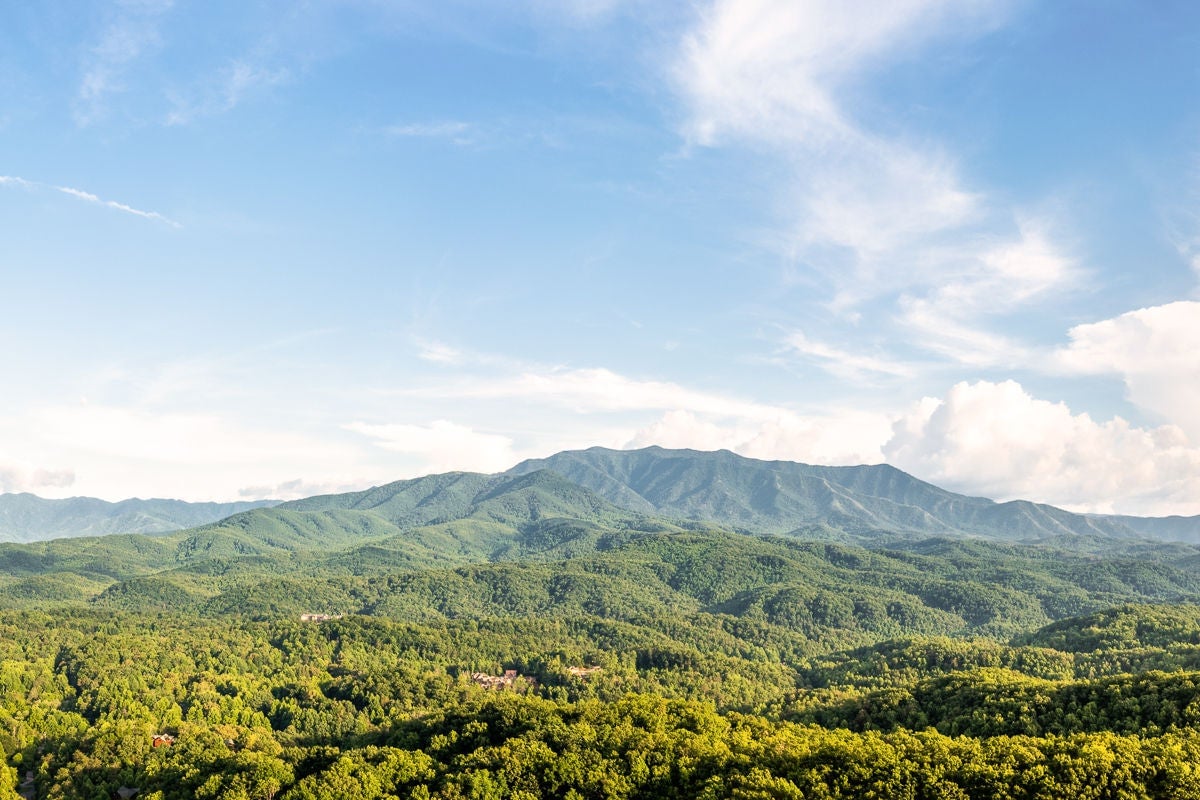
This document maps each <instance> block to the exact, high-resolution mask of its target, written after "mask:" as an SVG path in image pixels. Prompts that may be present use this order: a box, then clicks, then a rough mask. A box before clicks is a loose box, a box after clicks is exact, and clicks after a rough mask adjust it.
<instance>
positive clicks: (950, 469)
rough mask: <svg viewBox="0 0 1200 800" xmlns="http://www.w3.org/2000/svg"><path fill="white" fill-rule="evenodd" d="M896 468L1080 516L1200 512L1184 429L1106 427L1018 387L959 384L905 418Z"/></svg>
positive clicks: (1197, 476) (1197, 468) (1196, 462)
mask: <svg viewBox="0 0 1200 800" xmlns="http://www.w3.org/2000/svg"><path fill="white" fill-rule="evenodd" d="M883 453H884V455H885V456H886V457H887V460H888V462H889V463H891V464H894V465H895V466H897V467H899V468H901V469H904V470H906V471H909V472H912V473H913V474H915V475H917V476H919V477H921V478H923V479H925V480H928V481H930V482H932V483H935V484H937V485H940V486H944V487H946V488H949V489H953V490H955V491H960V492H966V493H969V494H979V495H983V496H985V497H991V498H994V499H1000V500H1006V499H1016V498H1022V499H1027V500H1034V501H1039V502H1046V503H1051V504H1053V505H1057V506H1060V507H1065V508H1068V509H1072V510H1077V511H1093V512H1104V513H1109V512H1116V513H1132V514H1143V513H1153V514H1165V513H1179V514H1197V513H1200V499H1197V498H1200V448H1198V447H1196V446H1195V445H1194V444H1193V443H1192V442H1191V441H1190V440H1189V439H1188V437H1187V435H1186V434H1185V433H1184V432H1183V431H1182V430H1180V429H1179V428H1178V427H1176V426H1173V425H1164V426H1162V427H1158V428H1138V427H1134V426H1132V425H1130V424H1129V423H1128V422H1127V421H1125V420H1123V419H1121V418H1120V417H1115V418H1113V419H1111V420H1108V421H1107V422H1097V421H1095V420H1093V419H1092V418H1091V417H1090V416H1088V415H1087V414H1075V413H1073V412H1072V411H1071V409H1070V408H1068V407H1067V406H1066V405H1065V404H1063V403H1051V402H1048V401H1045V400H1039V399H1036V398H1034V397H1032V396H1031V395H1030V394H1029V393H1028V392H1026V391H1025V390H1024V389H1023V388H1022V387H1021V386H1020V385H1019V384H1017V383H1015V382H1013V381H1005V382H1003V383H990V382H987V381H979V382H977V383H959V384H957V385H955V386H954V387H953V388H951V389H950V391H949V392H948V393H947V394H946V396H945V397H944V398H926V399H924V400H922V401H921V402H920V403H919V404H917V405H916V406H915V407H914V408H913V409H912V410H911V411H910V412H909V413H908V414H907V415H905V416H904V417H903V418H901V419H900V420H899V421H897V423H896V425H895V428H894V432H893V436H892V437H891V439H890V440H889V441H888V442H887V444H886V445H884V447H883Z"/></svg>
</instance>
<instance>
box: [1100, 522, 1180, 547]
mask: <svg viewBox="0 0 1200 800" xmlns="http://www.w3.org/2000/svg"><path fill="white" fill-rule="evenodd" d="M1100 519H1108V520H1112V521H1114V522H1119V523H1121V524H1122V525H1125V526H1127V527H1129V528H1132V529H1133V530H1134V531H1136V532H1137V533H1138V534H1139V535H1141V536H1144V537H1146V538H1147V539H1158V540H1160V541H1166V542H1190V543H1191V544H1200V517H1178V516H1176V517H1128V516H1108V517H1100Z"/></svg>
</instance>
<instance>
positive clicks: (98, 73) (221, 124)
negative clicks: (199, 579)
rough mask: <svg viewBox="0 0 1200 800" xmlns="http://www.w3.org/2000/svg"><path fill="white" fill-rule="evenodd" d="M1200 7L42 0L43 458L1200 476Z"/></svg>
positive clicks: (25, 440)
mask: <svg viewBox="0 0 1200 800" xmlns="http://www.w3.org/2000/svg"><path fill="white" fill-rule="evenodd" d="M1197 53H1200V9H1197V7H1196V6H1195V4H1193V3H1189V2H1170V1H1168V0H1165V1H1164V2H1158V3H1153V4H1146V3H1137V2H1132V0H1130V1H1129V2H1123V1H1122V0H1103V2H1071V1H1065V2H1056V3H1034V2H1022V1H1020V0H977V1H975V2H958V1H956V2H949V1H944V0H896V1H895V2H887V3H873V2H833V1H832V0H829V2H817V1H816V0H811V1H808V0H806V1H804V2H800V1H798V0H787V1H785V0H716V1H715V2H714V1H713V0H704V1H703V2H696V3H678V4H667V3H657V2H649V1H648V0H574V1H571V0H562V2H550V0H524V2H514V3H492V2H467V0H461V1H459V2H439V3H418V2H413V3H405V2H369V1H368V0H360V1H359V2H351V1H348V0H347V1H345V2H334V1H333V0H329V1H327V2H322V1H321V0H313V1H312V2H307V3H300V4H297V3H285V2H271V1H270V0H264V1H263V2H255V3H221V2H213V3H190V2H182V0H177V1H176V2H169V0H124V1H123V2H95V3H81V4H69V5H66V6H55V5H54V4H25V3H16V2H9V3H4V4H2V5H0V176H3V177H0V241H2V242H3V246H2V248H0V276H2V278H3V291H2V292H0V337H2V339H0V341H3V343H4V347H2V348H0V369H2V370H3V374H4V376H5V378H4V383H3V392H2V393H0V490H5V491H32V492H35V493H37V494H41V495H43V496H55V497H60V496H69V495H78V494H83V495H95V496H101V497H106V498H109V499H118V498H122V497H128V496H171V497H181V498H185V499H238V498H247V497H262V496H271V497H282V498H289V497H296V496H303V495H306V494H311V493H316V492H321V491H336V490H342V489H349V488H360V487H363V486H367V485H371V484H376V483H381V482H385V481H388V480H394V479H397V478H402V477H410V476H414V475H418V474H424V473H427V472H432V471H443V470H450V469H472V470H484V471H492V470H499V469H503V468H506V467H508V466H510V465H512V464H513V463H515V462H517V461H518V460H520V459H522V458H526V457H533V456H543V455H547V454H549V453H552V452H555V451H558V450H561V449H566V448H575V447H587V446H591V445H605V446H610V447H634V446H642V445H647V444H662V445H665V446H672V447H684V446H690V447H696V448H700V449H717V448H729V449H732V450H735V451H737V452H740V453H743V454H746V455H749V456H754V457H759V458H780V459H788V460H798V461H806V462H814V463H834V464H853V463H876V462H882V461H888V462H890V463H893V464H895V465H896V466H899V467H901V468H903V469H906V470H908V471H910V472H912V473H914V474H916V475H918V476H919V477H922V478H925V479H927V480H931V481H933V482H935V483H938V484H940V485H944V486H947V487H948V488H952V489H955V490H959V491H964V492H970V493H975V494H983V495H986V496H990V497H995V498H998V499H1009V498H1014V497H1025V498H1030V499H1034V500H1040V501H1045V502H1051V503H1055V504H1057V505H1061V506H1065V507H1068V508H1072V509H1080V510H1094V511H1117V512H1128V513H1143V514H1170V513H1186V514H1197V513H1200V303H1198V302H1197V299H1198V294H1197V281H1198V279H1200V91H1198V89H1200V58H1198V57H1197V55H1196V54H1197Z"/></svg>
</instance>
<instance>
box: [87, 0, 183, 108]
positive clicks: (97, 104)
mask: <svg viewBox="0 0 1200 800" xmlns="http://www.w3.org/2000/svg"><path fill="white" fill-rule="evenodd" d="M173 5H174V2H173V0H125V2H119V3H117V4H116V5H115V9H116V10H115V14H114V16H113V18H112V19H111V20H110V22H109V23H108V25H107V26H106V27H105V28H104V31H103V32H102V33H101V34H100V37H99V39H98V41H96V43H95V44H94V45H92V46H91V47H89V48H88V49H87V50H86V51H85V53H84V54H83V57H82V65H83V76H82V78H81V79H80V83H79V90H78V92H77V93H76V98H75V111H74V113H75V123H76V124H77V125H79V126H81V127H86V126H88V125H91V124H93V123H95V122H97V121H99V120H100V119H101V118H103V117H104V116H105V115H106V113H107V111H108V108H107V103H108V100H109V98H110V97H111V96H112V95H113V94H117V93H119V92H122V91H124V90H125V88H126V86H125V75H126V72H127V71H128V70H129V69H130V68H131V67H132V66H133V64H134V63H136V62H137V61H138V60H139V59H141V58H142V57H143V56H144V55H145V54H146V53H147V52H150V51H153V50H156V49H158V48H159V47H160V46H161V44H162V38H161V36H160V34H159V26H160V23H161V20H162V18H163V17H164V16H165V15H166V13H167V12H168V11H170V10H171V7H172V6H173Z"/></svg>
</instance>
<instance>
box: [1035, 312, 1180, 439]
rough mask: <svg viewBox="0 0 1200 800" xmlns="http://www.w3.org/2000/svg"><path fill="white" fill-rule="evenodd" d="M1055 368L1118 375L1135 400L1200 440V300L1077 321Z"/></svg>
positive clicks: (1055, 358)
mask: <svg viewBox="0 0 1200 800" xmlns="http://www.w3.org/2000/svg"><path fill="white" fill-rule="evenodd" d="M1068 336H1069V338H1070V342H1069V344H1068V345H1067V346H1066V347H1063V348H1061V349H1059V350H1058V351H1057V352H1056V353H1055V354H1054V355H1053V357H1052V359H1051V362H1050V363H1051V367H1052V368H1057V369H1059V370H1062V371H1064V372H1067V373H1070V374H1093V375H1104V374H1111V375H1118V376H1120V377H1121V379H1122V380H1123V381H1124V382H1125V386H1126V388H1127V390H1128V393H1129V399H1130V401H1131V402H1133V403H1134V404H1135V405H1137V406H1139V407H1141V408H1143V409H1146V410H1148V411H1150V412H1152V413H1154V414H1156V415H1158V416H1160V417H1162V418H1163V419H1165V420H1169V421H1170V422H1172V423H1174V424H1176V425H1179V426H1180V427H1181V428H1183V429H1184V430H1185V431H1187V433H1188V435H1189V436H1191V437H1192V438H1193V439H1194V440H1197V441H1200V302H1196V301H1179V302H1175V303H1168V304H1167V305H1162V306H1153V307H1150V308H1142V309H1138V310H1136V311H1130V312H1127V313H1125V314H1121V315H1120V316H1118V317H1114V318H1112V319H1107V320H1103V321H1101V322H1093V323H1088V324H1085V325H1077V326H1075V327H1074V328H1071V330H1070V331H1069V332H1068Z"/></svg>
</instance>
